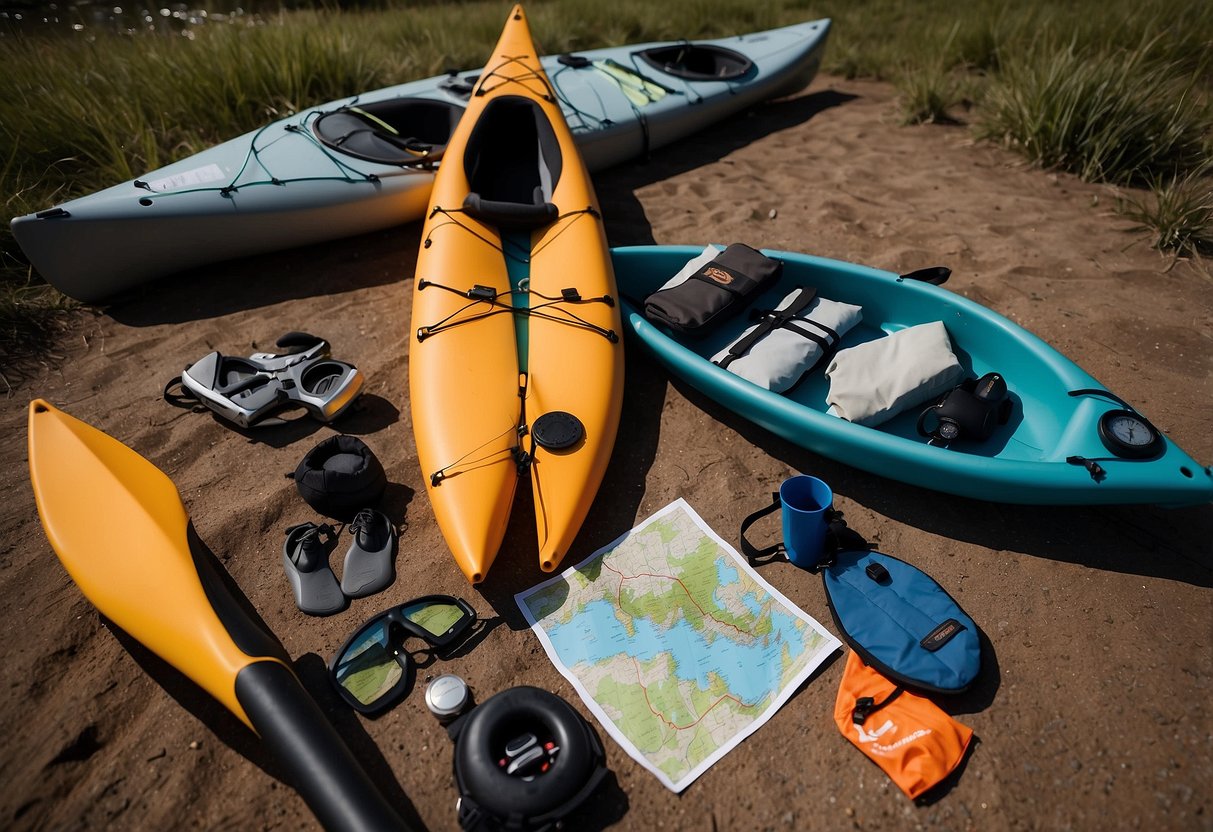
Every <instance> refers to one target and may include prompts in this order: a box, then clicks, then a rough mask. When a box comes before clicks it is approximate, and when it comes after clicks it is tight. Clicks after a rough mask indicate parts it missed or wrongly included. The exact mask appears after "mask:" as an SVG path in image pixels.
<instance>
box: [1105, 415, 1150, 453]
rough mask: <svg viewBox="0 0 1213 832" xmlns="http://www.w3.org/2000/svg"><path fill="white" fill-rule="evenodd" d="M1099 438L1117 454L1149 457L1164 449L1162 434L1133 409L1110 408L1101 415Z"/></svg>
mask: <svg viewBox="0 0 1213 832" xmlns="http://www.w3.org/2000/svg"><path fill="white" fill-rule="evenodd" d="M1099 438H1100V440H1101V441H1102V442H1103V444H1104V447H1105V448H1107V449H1108V450H1109V451H1111V452H1112V453H1114V454H1116V456H1119V457H1124V458H1126V459H1148V458H1150V457H1154V456H1158V454H1160V453H1161V452H1162V449H1163V439H1162V434H1161V433H1159V432H1158V429H1157V428H1155V427H1154V426H1153V425H1151V424H1150V423H1149V422H1147V421H1146V420H1145V419H1143V418H1142V417H1141V416H1140V415H1138V414H1137V413H1134V412H1133V411H1132V410H1109V411H1108V412H1107V413H1105V414H1104V415H1103V416H1100V417H1099Z"/></svg>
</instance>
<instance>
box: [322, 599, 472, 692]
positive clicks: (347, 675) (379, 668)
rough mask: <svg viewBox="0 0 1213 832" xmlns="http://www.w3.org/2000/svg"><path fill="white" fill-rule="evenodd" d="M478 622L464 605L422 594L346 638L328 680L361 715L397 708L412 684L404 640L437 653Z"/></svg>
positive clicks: (333, 660) (385, 611) (390, 610)
mask: <svg viewBox="0 0 1213 832" xmlns="http://www.w3.org/2000/svg"><path fill="white" fill-rule="evenodd" d="M475 621H476V611H475V610H474V609H472V608H471V606H470V605H469V604H468V602H467V601H464V600H463V599H461V598H454V597H452V596H450V595H425V596H423V597H421V598H415V599H413V600H412V601H408V602H406V603H404V604H401V605H400V606H398V607H392V608H391V609H387V610H384V611H383V612H381V613H379V614H378V615H376V616H375V617H374V618H371V619H370V620H369V621H367V622H366V623H365V624H363V625H362V626H361V627H359V628H358V630H357V631H356V632H355V633H354V634H353V635H352V636H350V637H349V638H348V639H346V641H345V644H343V645H342V646H341V649H340V650H338V651H337V653H336V655H335V656H333V659H332V661H330V662H329V678H330V679H332V681H333V685H334V686H335V687H336V688H337V692H338V693H339V694H340V695H341V698H342V699H344V700H345V701H346V703H347V704H348V705H349V706H350V707H351V708H353V709H354V710H356V711H358V712H359V713H364V714H374V713H378V712H380V711H383V710H385V709H387V708H390V707H391V706H392V705H395V704H396V703H397V702H399V701H400V700H401V699H403V698H404V696H405V695H406V694H407V693H408V691H409V687H410V685H411V683H412V679H411V673H410V672H409V671H410V664H411V662H410V659H409V652H408V650H406V649H405V644H404V643H405V639H407V638H409V637H410V636H412V637H414V638H419V639H421V640H422V641H424V642H426V643H427V644H429V645H430V646H431V647H433V648H434V649H435V650H437V651H439V652H441V651H443V650H445V649H446V648H447V647H450V646H451V645H452V644H454V643H455V642H457V641H458V640H459V639H460V638H461V637H462V636H463V635H464V634H466V633H467V631H468V628H470V627H471V626H472V624H473V623H475Z"/></svg>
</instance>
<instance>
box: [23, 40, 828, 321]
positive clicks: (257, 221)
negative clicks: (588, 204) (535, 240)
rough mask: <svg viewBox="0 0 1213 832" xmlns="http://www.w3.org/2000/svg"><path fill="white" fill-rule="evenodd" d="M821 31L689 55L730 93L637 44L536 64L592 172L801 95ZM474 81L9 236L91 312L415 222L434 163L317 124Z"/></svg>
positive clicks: (234, 149) (237, 143)
mask: <svg viewBox="0 0 1213 832" xmlns="http://www.w3.org/2000/svg"><path fill="white" fill-rule="evenodd" d="M829 29H830V22H829V21H828V20H817V21H810V22H807V23H802V24H797V25H795V26H788V27H783V28H781V29H773V30H770V31H767V32H757V33H753V34H749V35H742V36H737V37H732V38H721V39H717V40H711V41H702V42H697V43H702V44H715V45H721V46H725V47H727V48H730V49H733V50H736V51H738V52H740V53H742V54H744V55H746V56H747V57H748V58H750V59H751V60H752V61H753V63H754V69H753V70H752V71H751V72H750V73H749V74H747V75H746V76H745V77H743V78H739V79H736V80H731V81H717V80H686V79H681V78H677V77H674V76H670V75H668V74H666V73H663V72H662V71H660V70H659V69H657V68H655V67H652V66H649V65H648V64H645V63H643V62H641V61H639V60H638V59H637V58H636V57H635V56H636V54H638V53H639V52H640V51H642V50H645V49H649V48H655V47H659V46H663V45H668V44H639V45H635V46H625V47H614V48H608V49H598V50H590V51H586V52H582V53H578V54H579V55H580V56H581V57H584V58H585V59H586V60H587V65H585V66H569V65H566V64H562V63H560V62H559V60H558V58H556V57H549V58H544V59H543V60H542V64H543V68H544V70H545V72H546V73H547V74H548V76H549V77H550V78H551V81H552V85H553V91H554V93H555V94H556V96H557V97H558V98H559V99H560V102H561V110H562V112H563V114H564V115H565V117H566V119H567V120H568V122H569V124H570V126H571V130H572V131H573V134H574V136H575V137H576V140H577V142H578V145H579V147H580V148H581V152H582V155H583V159H584V160H585V162H586V164H587V166H588V167H589V169H590V170H601V169H603V168H606V167H610V166H611V165H615V164H618V163H620V162H623V161H626V160H628V159H633V158H636V157H638V156H642V155H644V154H645V153H646V152H648V151H649V150H652V149H654V148H657V147H661V146H663V145H666V144H669V143H671V142H674V141H677V140H678V139H681V138H683V137H685V136H687V135H690V134H691V133H694V132H696V131H698V130H701V129H703V128H704V127H706V126H708V125H710V124H712V123H714V122H717V121H719V120H721V119H723V118H726V117H728V116H730V115H732V114H734V113H736V112H738V111H739V110H741V109H743V108H745V107H748V106H751V105H752V104H755V103H757V102H759V101H762V100H765V99H767V98H771V97H773V96H776V95H787V94H790V93H793V92H796V91H797V90H799V89H802V88H803V87H804V86H806V85H807V84H808V83H809V81H811V80H812V78H813V76H814V75H815V74H816V72H817V69H818V67H819V65H820V62H821V56H822V54H823V52H824V48H825V44H826V40H827V38H828V34H829ZM606 61H612V62H615V63H616V64H619V65H622V66H625V68H627V69H629V70H632V71H635V72H640V73H642V74H643V76H644V77H645V78H648V79H651V82H652V83H654V84H657V85H658V86H660V87H662V88H664V89H666V90H668V92H665V93H663V94H661V95H660V97H659V98H656V99H655V100H652V101H647V102H645V103H644V104H642V105H637V104H636V103H635V102H633V101H631V100H629V99H628V97H627V95H626V94H625V92H624V91H623V88H622V87H621V85H620V83H619V82H618V81H617V80H615V79H614V78H613V77H612V76H611V75H609V74H608V73H607V72H605V71H603V70H602V69H601V65H603V63H604V62H606ZM479 74H480V70H476V71H473V72H470V73H464V74H463V75H462V76H453V77H452V76H439V77H435V78H428V79H424V80H419V81H413V82H409V83H406V84H400V85H397V86H393V87H387V88H384V89H381V90H376V91H373V92H368V93H364V94H362V95H358V96H351V97H350V98H345V99H340V100H337V101H331V102H328V103H326V104H322V105H320V106H318V107H311V108H308V109H306V110H303V111H301V112H300V113H297V114H295V115H292V116H289V117H287V118H284V119H281V120H279V121H276V122H273V123H272V124H269V125H266V126H265V127H262V128H259V129H258V130H254V131H252V132H250V133H247V134H245V135H243V136H240V137H238V138H235V139H231V140H229V141H226V142H223V143H222V144H219V145H216V146H215V147H212V148H209V149H207V150H204V151H202V152H200V153H197V154H195V155H193V156H190V157H189V158H187V159H184V160H181V161H179V162H175V163H173V164H171V165H167V166H165V167H163V168H160V169H158V170H155V171H152V172H149V173H147V174H145V175H143V176H141V177H139V178H138V179H134V180H130V181H128V182H125V183H122V184H120V185H115V186H113V187H110V188H106V189H104V190H101V191H98V192H96V193H93V194H90V195H87V196H83V197H80V198H78V199H73V200H71V201H68V202H65V203H62V204H60V205H58V206H55V207H54V208H51V209H48V210H46V211H40V212H37V213H34V214H28V215H25V216H21V217H16V218H14V219H13V220H12V223H11V225H12V231H13V235H14V237H15V238H16V240H17V243H18V244H19V245H20V246H21V249H22V251H23V252H24V253H25V256H26V257H27V258H28V259H29V261H30V263H31V264H32V265H33V267H34V269H35V270H37V272H38V273H39V274H40V275H41V276H42V277H43V278H44V279H46V281H47V282H48V283H50V284H51V285H53V286H54V287H55V288H57V289H59V290H60V291H61V292H63V293H64V294H66V295H68V296H70V297H73V298H76V299H78V300H82V301H86V302H95V301H101V300H104V299H106V298H109V297H112V296H114V295H117V294H120V293H122V292H124V291H127V290H130V289H132V288H134V287H136V286H139V285H141V284H143V283H146V282H147V281H149V280H153V279H155V278H159V277H162V276H164V275H167V274H172V273H175V272H179V271H184V270H186V269H190V268H197V267H200V266H206V265H209V264H212V263H218V262H221V261H224V260H228V259H233V258H237V257H245V256H249V255H253V254H262V253H267V252H272V251H280V250H283V249H287V248H292V247H295V246H301V245H307V244H314V243H320V242H325V241H328V240H334V239H340V238H343V237H349V236H353V235H357V234H364V233H369V232H373V231H378V230H381V229H384V228H390V227H392V226H395V225H400V224H402V223H406V222H411V221H414V220H417V219H420V218H421V216H422V215H423V213H424V211H425V207H426V205H427V204H428V202H429V197H430V189H431V187H432V185H433V178H434V173H433V165H432V164H426V163H425V160H424V159H422V160H420V161H421V162H422V164H421V166H401V165H399V164H387V163H384V162H382V161H379V162H377V161H371V160H368V159H366V158H359V157H357V156H354V155H349V154H347V153H343V152H340V151H338V150H335V149H334V148H333V147H331V146H328V145H326V144H324V143H323V142H322V141H320V140H319V139H318V138H317V133H316V124H317V122H318V120H319V119H321V118H322V117H323V116H324V115H326V114H330V113H332V112H333V111H334V110H338V109H340V108H343V107H348V106H350V105H356V106H359V107H369V106H372V105H380V106H387V107H390V106H391V105H392V104H393V103H395V102H400V101H406V100H407V101H421V102H436V103H438V104H441V105H446V106H449V107H452V108H458V109H462V108H464V107H466V106H467V104H468V93H469V91H470V88H471V84H470V83H469V79H474V78H475V77H477V76H478V75H479Z"/></svg>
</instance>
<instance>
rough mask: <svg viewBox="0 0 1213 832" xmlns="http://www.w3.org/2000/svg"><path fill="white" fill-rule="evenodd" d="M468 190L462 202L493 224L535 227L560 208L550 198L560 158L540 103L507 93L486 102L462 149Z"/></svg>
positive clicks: (553, 132)
mask: <svg viewBox="0 0 1213 832" xmlns="http://www.w3.org/2000/svg"><path fill="white" fill-rule="evenodd" d="M463 160H464V172H465V173H466V174H467V179H468V188H469V191H470V193H468V195H467V198H466V199H465V201H464V204H463V208H464V210H465V211H467V212H468V213H469V214H471V215H472V216H474V217H477V218H478V219H481V220H483V221H485V222H489V223H492V224H494V225H500V226H505V227H515V228H534V227H537V226H540V225H546V224H547V223H549V222H552V221H553V220H555V219H556V217H557V215H558V214H559V213H560V212H559V211H558V210H557V208H556V206H555V205H554V204H553V203H552V195H553V194H554V193H555V190H556V183H557V182H558V181H559V180H560V172H561V168H562V166H563V160H562V157H561V154H560V144H559V142H558V141H557V140H556V133H555V131H554V130H553V129H552V124H551V122H549V121H548V117H547V115H546V114H545V113H544V112H543V109H542V108H541V107H540V106H539V105H538V104H536V103H535V102H534V101H532V100H531V99H529V98H523V97H522V96H514V95H505V96H501V97H499V98H495V99H493V100H492V101H490V102H489V103H488V105H487V106H485V108H484V111H483V112H482V113H481V114H480V118H479V119H478V120H477V121H476V126H475V127H474V128H473V130H472V135H471V136H469V137H468V143H467V149H466V150H465V151H464V154H463Z"/></svg>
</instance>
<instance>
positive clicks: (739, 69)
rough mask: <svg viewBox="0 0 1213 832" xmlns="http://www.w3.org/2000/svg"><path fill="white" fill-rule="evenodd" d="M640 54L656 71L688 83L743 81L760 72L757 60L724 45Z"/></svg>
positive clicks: (689, 45) (664, 48)
mask: <svg viewBox="0 0 1213 832" xmlns="http://www.w3.org/2000/svg"><path fill="white" fill-rule="evenodd" d="M636 55H637V56H638V57H639V58H640V59H641V60H642V61H644V62H645V63H647V64H648V65H649V66H651V67H653V68H654V69H657V70H660V71H661V72H664V73H666V74H667V75H673V76H674V77H675V78H685V79H687V80H688V81H740V80H742V79H743V78H746V77H748V76H750V75H751V74H756V73H757V69H756V68H755V66H754V62H753V61H751V60H750V59H749V58H747V57H746V56H745V55H743V54H741V53H740V52H736V51H734V50H732V49H726V48H724V47H723V46H709V45H706V44H692V43H680V44H675V45H673V46H658V47H654V48H653V49H642V50H641V51H639V52H637V53H636Z"/></svg>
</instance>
